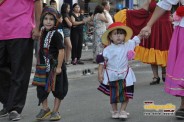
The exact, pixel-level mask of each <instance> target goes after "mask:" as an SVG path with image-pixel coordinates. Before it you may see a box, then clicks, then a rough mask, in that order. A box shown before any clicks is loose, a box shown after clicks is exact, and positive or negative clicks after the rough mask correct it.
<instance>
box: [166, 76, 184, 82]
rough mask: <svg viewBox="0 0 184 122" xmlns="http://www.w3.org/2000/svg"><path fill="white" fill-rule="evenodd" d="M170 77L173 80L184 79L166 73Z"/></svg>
mask: <svg viewBox="0 0 184 122" xmlns="http://www.w3.org/2000/svg"><path fill="white" fill-rule="evenodd" d="M166 75H167V76H168V77H169V78H171V79H172V80H176V81H177V80H180V81H184V78H175V77H173V76H172V75H169V74H166Z"/></svg>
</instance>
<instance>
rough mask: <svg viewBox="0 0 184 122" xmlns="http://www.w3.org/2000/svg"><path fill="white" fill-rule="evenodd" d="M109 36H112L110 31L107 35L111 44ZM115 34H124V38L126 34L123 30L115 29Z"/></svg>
mask: <svg viewBox="0 0 184 122" xmlns="http://www.w3.org/2000/svg"><path fill="white" fill-rule="evenodd" d="M113 31H114V30H113ZM111 34H112V31H111V32H109V34H108V39H109V40H110V41H111V42H113V41H112V40H111V39H110V35H111ZM117 34H124V35H125V37H126V35H127V32H126V31H125V30H124V29H117Z"/></svg>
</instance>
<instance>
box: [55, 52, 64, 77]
mask: <svg viewBox="0 0 184 122" xmlns="http://www.w3.org/2000/svg"><path fill="white" fill-rule="evenodd" d="M57 59H58V64H57V67H56V74H60V73H61V71H62V70H61V66H62V64H63V60H64V49H60V50H59V54H58V58H57Z"/></svg>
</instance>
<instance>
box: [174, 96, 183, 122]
mask: <svg viewBox="0 0 184 122" xmlns="http://www.w3.org/2000/svg"><path fill="white" fill-rule="evenodd" d="M175 116H176V118H178V119H184V97H183V96H182V97H181V105H180V108H179V109H178V110H177V111H176V113H175Z"/></svg>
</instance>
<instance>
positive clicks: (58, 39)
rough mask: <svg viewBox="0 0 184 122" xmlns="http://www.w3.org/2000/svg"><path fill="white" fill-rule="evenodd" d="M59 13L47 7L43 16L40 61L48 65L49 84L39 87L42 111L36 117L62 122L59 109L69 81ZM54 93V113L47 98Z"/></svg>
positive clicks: (38, 94)
mask: <svg viewBox="0 0 184 122" xmlns="http://www.w3.org/2000/svg"><path fill="white" fill-rule="evenodd" d="M56 23H57V11H56V10H55V9H54V8H52V7H46V8H44V10H43V11H42V16H41V26H40V27H42V28H41V32H42V35H41V39H40V49H39V54H38V59H37V60H39V62H40V64H46V67H47V68H46V74H47V75H46V76H47V82H46V85H45V86H37V97H38V99H39V105H40V104H42V109H41V110H40V112H39V113H38V115H37V116H36V118H37V119H38V120H42V119H45V118H46V117H47V116H49V115H50V114H51V116H50V120H51V121H52V120H60V118H61V117H60V114H59V112H58V111H59V107H60V103H61V100H63V99H64V97H65V96H66V94H67V91H68V80H67V74H66V66H65V64H64V44H63V37H62V35H61V34H60V33H59V32H58V31H57V30H56ZM50 91H52V93H53V96H54V97H55V100H54V107H53V110H52V112H51V111H50V109H49V107H48V101H47V97H48V95H49V92H50Z"/></svg>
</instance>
